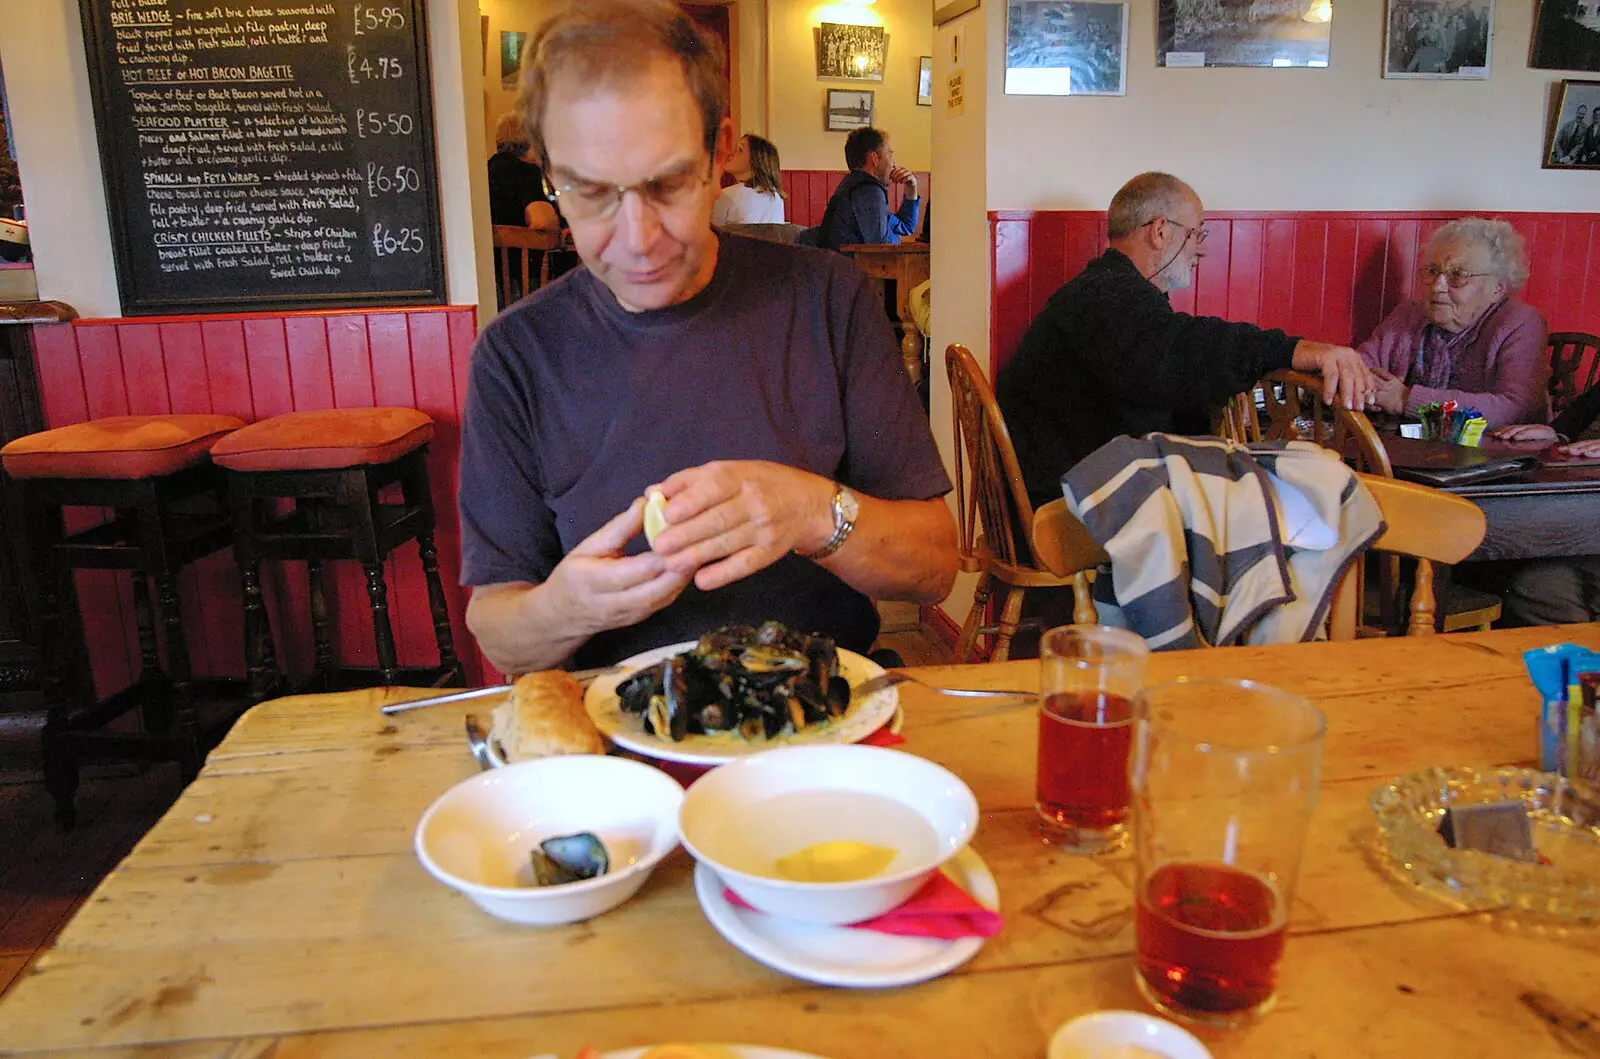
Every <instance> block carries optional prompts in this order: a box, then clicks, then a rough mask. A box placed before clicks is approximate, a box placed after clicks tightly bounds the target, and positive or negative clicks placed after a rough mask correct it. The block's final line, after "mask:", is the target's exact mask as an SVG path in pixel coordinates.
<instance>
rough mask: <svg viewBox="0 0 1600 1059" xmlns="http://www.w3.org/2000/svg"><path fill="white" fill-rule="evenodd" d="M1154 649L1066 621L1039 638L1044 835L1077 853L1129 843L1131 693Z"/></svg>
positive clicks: (1039, 787) (1120, 633)
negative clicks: (1127, 819)
mask: <svg viewBox="0 0 1600 1059" xmlns="http://www.w3.org/2000/svg"><path fill="white" fill-rule="evenodd" d="M1149 657H1150V648H1148V647H1146V646H1145V642H1144V640H1142V639H1140V638H1139V636H1137V635H1136V634H1134V633H1131V632H1129V631H1128V630H1126V629H1113V628H1109V627H1107V626H1104V625H1063V626H1061V627H1060V628H1057V629H1051V630H1050V631H1048V632H1046V633H1045V634H1044V637H1043V639H1042V640H1040V642H1039V661H1040V666H1041V667H1042V670H1041V673H1040V681H1039V691H1040V695H1041V698H1040V703H1039V770H1038V773H1037V776H1038V780H1037V784H1036V786H1035V788H1034V802H1033V804H1034V808H1035V809H1036V810H1037V811H1038V814H1039V836H1040V837H1041V838H1043V839H1044V840H1045V841H1046V842H1048V843H1050V844H1051V845H1053V846H1057V847H1059V848H1061V849H1064V850H1067V851H1069V852H1074V853H1104V852H1106V851H1107V850H1112V849H1117V848H1119V847H1120V846H1122V845H1123V844H1124V843H1125V842H1126V841H1127V825H1126V823H1125V822H1124V821H1125V820H1126V818H1127V815H1128V747H1129V745H1130V744H1131V741H1132V738H1133V696H1134V693H1135V692H1137V691H1138V690H1139V686H1140V684H1141V683H1142V682H1143V680H1144V664H1145V660H1146V659H1148V658H1149Z"/></svg>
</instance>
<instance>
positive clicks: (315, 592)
mask: <svg viewBox="0 0 1600 1059" xmlns="http://www.w3.org/2000/svg"><path fill="white" fill-rule="evenodd" d="M306 578H307V579H308V580H309V581H310V597H311V643H312V649H313V652H314V654H313V662H312V668H313V671H314V672H315V674H316V680H317V683H318V686H319V687H320V688H321V689H322V690H324V691H326V690H328V688H329V687H330V686H331V685H330V684H329V678H330V677H331V676H332V675H333V668H334V665H335V662H334V658H333V636H332V633H331V630H330V628H329V624H328V597H327V594H326V593H325V592H323V589H322V564H321V563H320V562H318V561H317V560H315V559H307V560H306Z"/></svg>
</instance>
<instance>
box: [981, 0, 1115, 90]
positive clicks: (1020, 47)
mask: <svg viewBox="0 0 1600 1059" xmlns="http://www.w3.org/2000/svg"><path fill="white" fill-rule="evenodd" d="M1007 12H1008V13H1007V19H1006V82H1005V91H1006V95H1008V96H1120V95H1124V94H1126V92H1127V72H1126V71H1127V67H1128V5H1127V4H1125V3H1102V2H1101V0H1022V2H1020V3H1019V2H1018V0H1012V2H1011V5H1010V7H1009V8H1008V9H1007Z"/></svg>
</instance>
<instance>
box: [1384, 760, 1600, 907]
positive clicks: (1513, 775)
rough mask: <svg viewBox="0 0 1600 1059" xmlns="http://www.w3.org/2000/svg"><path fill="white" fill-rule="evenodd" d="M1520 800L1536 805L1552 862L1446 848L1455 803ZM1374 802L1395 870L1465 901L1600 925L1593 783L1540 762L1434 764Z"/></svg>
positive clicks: (1598, 823) (1532, 809)
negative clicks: (1447, 821) (1526, 765)
mask: <svg viewBox="0 0 1600 1059" xmlns="http://www.w3.org/2000/svg"><path fill="white" fill-rule="evenodd" d="M1513 799H1520V800H1521V801H1522V802H1523V804H1524V805H1526V806H1527V807H1528V822H1529V824H1530V825H1531V830H1532V832H1533V846H1534V849H1535V850H1536V851H1537V852H1538V853H1539V854H1540V855H1541V857H1542V858H1543V859H1544V860H1545V861H1547V862H1548V863H1539V864H1532V863H1528V862H1525V861H1520V860H1512V859H1510V858H1507V857H1497V856H1494V855H1492V854H1488V853H1480V852H1478V851H1477V850H1470V849H1451V848H1450V847H1449V846H1447V845H1445V841H1444V838H1443V837H1442V836H1441V835H1440V834H1439V821H1440V818H1441V817H1442V816H1443V815H1444V811H1445V810H1446V809H1449V808H1451V807H1452V806H1457V805H1475V804H1479V803H1483V802H1500V801H1510V800H1513ZM1370 800H1371V803H1372V808H1373V810H1374V811H1375V812H1376V813H1377V814H1378V832H1379V834H1380V836H1381V838H1382V843H1383V847H1384V850H1385V852H1387V853H1388V855H1389V857H1390V858H1391V859H1392V860H1393V862H1394V867H1395V869H1396V870H1397V871H1399V872H1400V874H1401V875H1402V876H1404V877H1405V878H1408V879H1410V880H1411V881H1412V882H1413V883H1415V884H1416V885H1417V886H1418V887H1419V888H1421V889H1422V890H1424V891H1425V892H1427V893H1429V894H1432V895H1433V896H1435V897H1439V898H1442V899H1444V900H1446V901H1449V902H1451V903H1453V904H1456V905H1458V906H1460V907H1462V908H1469V909H1476V910H1481V911H1489V910H1498V909H1515V910H1517V911H1519V912H1527V913H1531V914H1533V915H1535V916H1549V917H1554V918H1559V919H1565V920H1576V921H1578V922H1582V923H1600V791H1597V790H1596V789H1595V787H1593V786H1592V785H1590V784H1587V783H1584V782H1581V781H1579V782H1572V781H1569V780H1565V779H1562V778H1561V777H1559V776H1557V775H1555V774H1554V773H1551V772H1540V771H1538V770H1536V769H1523V768H1500V769H1486V770H1481V771H1480V770H1478V769H1470V768H1431V769H1426V770H1424V771H1422V772H1413V773H1411V774H1409V775H1406V776H1401V777H1400V778H1399V779H1396V780H1394V781H1392V782H1390V783H1388V784H1387V785H1385V786H1383V787H1379V788H1378V789H1377V790H1375V791H1373V792H1372V797H1371V799H1370Z"/></svg>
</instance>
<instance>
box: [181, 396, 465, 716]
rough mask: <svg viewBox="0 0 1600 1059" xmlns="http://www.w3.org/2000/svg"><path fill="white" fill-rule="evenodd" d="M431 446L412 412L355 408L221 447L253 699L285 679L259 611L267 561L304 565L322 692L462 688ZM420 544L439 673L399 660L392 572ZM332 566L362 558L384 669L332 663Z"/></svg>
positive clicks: (265, 426)
mask: <svg viewBox="0 0 1600 1059" xmlns="http://www.w3.org/2000/svg"><path fill="white" fill-rule="evenodd" d="M432 437H433V420H432V419H430V418H428V416H427V415H426V414H424V413H422V412H419V411H417V410H416V409H414V408H350V409H338V410H332V411H318V412H290V413H287V414H285V415H280V416H273V417H272V418H271V419H265V420H262V421H261V422H259V423H255V424H252V425H251V426H248V427H245V428H244V429H243V430H239V431H235V432H234V433H232V434H229V435H228V436H227V437H225V438H223V439H222V440H221V441H219V442H218V443H217V444H216V445H215V446H213V447H212V450H211V458H212V459H213V460H214V461H215V462H216V463H217V464H218V465H219V466H221V467H223V468H225V469H226V473H227V477H228V493H229V497H230V503H231V505H232V511H233V526H234V554H235V556H236V557H237V558H238V560H239V568H240V570H241V572H242V574H243V576H244V599H245V657H246V659H247V660H248V664H249V667H250V676H251V681H252V687H253V688H256V689H258V690H259V689H262V688H265V687H267V686H269V685H272V684H275V683H276V682H277V681H278V680H279V679H280V678H279V674H278V668H277V661H276V658H275V653H274V651H273V649H272V633H271V630H270V629H269V628H268V626H267V613H266V608H265V607H264V606H263V604H262V600H261V577H260V569H261V561H262V560H263V559H282V560H304V561H305V564H306V572H307V574H308V576H309V578H310V581H311V592H310V597H311V598H310V601H311V629H312V640H313V643H314V645H315V651H316V673H315V676H314V685H313V686H315V687H318V688H321V689H324V690H330V689H334V688H348V687H355V686H361V685H370V684H373V683H381V684H402V683H412V684H415V683H421V684H426V685H435V686H438V685H445V684H459V683H461V682H462V680H463V679H464V671H463V670H462V667H461V663H460V661H458V660H457V658H456V652H455V644H454V642H453V639H452V636H451V632H450V615H449V611H448V609H447V608H446V604H445V595H444V584H443V582H442V581H441V580H440V577H439V551H438V548H437V547H436V546H435V544H434V535H433V529H434V511H433V494H432V492H431V490H430V488H429V484H428V468H427V463H426V456H427V449H428V442H429V440H430V439H432ZM391 485H398V486H399V493H400V502H399V503H393V502H389V501H380V499H379V495H378V494H379V493H380V492H381V491H383V490H384V489H386V488H387V487H389V486H391ZM283 501H292V502H293V505H294V506H293V510H292V511H290V512H289V513H288V514H287V515H284V514H281V513H280V511H281V508H282V502H283ZM412 539H415V540H416V542H417V551H418V553H419V555H420V557H421V559H422V571H423V575H424V577H425V579H426V581H427V585H428V604H429V610H430V611H431V613H432V617H433V629H434V637H435V640H436V641H437V643H438V647H439V664H438V666H436V667H434V666H427V667H402V666H400V664H399V662H398V659H397V657H396V652H395V643H394V631H393V627H392V625H391V623H390V620H389V592H388V586H387V584H386V583H385V581H384V574H383V561H384V559H385V558H386V557H387V556H388V555H389V553H390V552H392V551H393V550H394V549H395V548H397V547H398V546H399V545H401V544H403V543H405V542H406V541H409V540H412ZM329 559H354V560H356V561H358V562H360V563H361V565H362V569H363V570H364V571H365V573H366V579H367V600H368V602H369V604H370V605H371V607H372V626H373V639H374V640H375V641H376V647H377V659H378V665H377V667H376V669H372V668H370V667H357V666H339V665H337V663H336V662H335V659H334V650H333V636H332V632H331V630H330V628H329V619H328V609H327V605H326V602H325V599H324V590H323V585H322V563H323V562H324V561H326V560H329Z"/></svg>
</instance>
